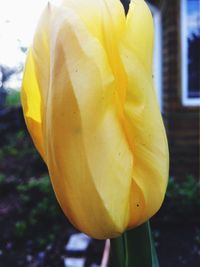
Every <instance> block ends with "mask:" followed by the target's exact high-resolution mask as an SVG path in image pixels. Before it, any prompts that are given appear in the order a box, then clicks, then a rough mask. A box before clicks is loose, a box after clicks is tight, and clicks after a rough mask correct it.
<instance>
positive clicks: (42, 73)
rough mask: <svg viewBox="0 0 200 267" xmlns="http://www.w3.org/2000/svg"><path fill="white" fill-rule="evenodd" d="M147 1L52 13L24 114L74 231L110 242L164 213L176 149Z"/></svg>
mask: <svg viewBox="0 0 200 267" xmlns="http://www.w3.org/2000/svg"><path fill="white" fill-rule="evenodd" d="M153 35H154V32H153V21H152V16H151V13H150V11H149V9H148V7H147V5H146V3H145V2H144V1H143V0H134V1H132V2H131V3H130V6H129V11H128V14H127V16H125V13H124V9H123V6H122V4H121V2H120V1H119V0H76V1H75V0H64V1H63V2H62V4H61V5H60V6H53V5H51V4H48V6H47V7H46V9H45V10H44V12H43V14H42V16H41V19H40V22H39V25H38V28H37V30H36V34H35V37H34V40H33V45H32V46H31V47H30V49H29V53H28V57H27V62H26V67H25V71H24V77H23V84H22V106H23V112H24V116H25V120H26V124H27V127H28V129H29V131H30V134H31V136H32V138H33V141H34V143H35V146H36V147H37V149H38V150H39V152H40V154H41V155H42V157H43V159H44V161H45V162H46V164H47V166H48V170H49V174H50V177H51V181H52V184H53V188H54V191H55V194H56V197H57V199H58V201H59V203H60V206H61V207H62V209H63V211H64V213H65V214H66V216H67V217H68V219H69V220H70V221H71V223H72V224H73V225H74V226H75V227H76V228H78V229H79V230H81V231H82V232H85V233H87V234H88V235H90V236H92V237H95V238H98V239H105V238H111V237H116V236H118V235H120V234H121V233H123V232H124V231H125V230H126V229H129V228H133V227H136V226H138V225H140V224H142V223H143V222H145V221H146V220H148V219H149V218H150V217H151V216H153V215H154V214H155V213H156V212H157V211H158V209H159V208H160V206H161V204H162V201H163V198H164V194H165V191H166V185H167V177H168V146H167V140H166V134H165V129H164V126H163V122H162V118H161V114H160V111H159V107H158V104H157V100H156V96H155V91H154V85H153V79H152V51H153Z"/></svg>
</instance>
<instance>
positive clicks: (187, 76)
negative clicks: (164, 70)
mask: <svg viewBox="0 0 200 267" xmlns="http://www.w3.org/2000/svg"><path fill="white" fill-rule="evenodd" d="M180 3H181V48H182V50H181V56H182V102H183V105H186V106H199V105H200V0H180Z"/></svg>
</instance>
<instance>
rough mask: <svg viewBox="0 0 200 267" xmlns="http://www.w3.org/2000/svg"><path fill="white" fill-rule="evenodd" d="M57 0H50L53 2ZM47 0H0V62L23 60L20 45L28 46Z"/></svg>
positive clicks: (12, 63) (14, 62)
mask: <svg viewBox="0 0 200 267" xmlns="http://www.w3.org/2000/svg"><path fill="white" fill-rule="evenodd" d="M55 1H58V0H51V2H55ZM47 2H48V0H0V64H5V65H8V66H15V65H16V64H17V63H19V62H20V61H23V60H24V55H23V53H22V52H20V50H19V47H20V46H29V45H30V43H31V41H32V38H33V34H34V30H35V27H36V25H37V22H38V19H39V16H40V14H41V12H42V10H43V8H44V7H45V5H46V4H47Z"/></svg>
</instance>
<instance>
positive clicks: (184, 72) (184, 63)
mask: <svg viewBox="0 0 200 267" xmlns="http://www.w3.org/2000/svg"><path fill="white" fill-rule="evenodd" d="M180 8H181V9H180V10H181V16H180V18H181V88H182V94H181V97H182V104H183V105H184V106H200V97H196V98H189V97H188V41H187V9H186V8H187V0H180Z"/></svg>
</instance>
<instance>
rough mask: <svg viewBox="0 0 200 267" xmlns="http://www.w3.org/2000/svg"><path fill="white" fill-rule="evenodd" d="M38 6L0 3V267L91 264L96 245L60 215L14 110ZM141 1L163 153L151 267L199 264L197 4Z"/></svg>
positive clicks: (36, 0) (33, 1) (100, 246)
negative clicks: (149, 32)
mask: <svg viewBox="0 0 200 267" xmlns="http://www.w3.org/2000/svg"><path fill="white" fill-rule="evenodd" d="M51 2H54V3H58V2H59V1H56V0H54V1H51ZM122 2H124V4H125V5H127V2H128V1H122ZM46 4H47V0H29V1H27V0H15V1H13V0H1V1H0V267H12V266H16V267H18V266H23V267H25V266H26V267H54V266H59V267H62V266H63V267H98V266H100V265H101V260H102V255H103V250H104V246H105V242H103V241H97V240H93V239H91V238H89V237H87V236H86V235H83V234H81V233H78V232H77V231H76V230H75V229H74V228H73V227H72V226H71V225H70V223H69V222H68V221H67V219H66V218H65V217H64V215H63V213H62V211H61V209H60V207H59V206H58V204H57V201H56V200H55V196H54V193H53V191H52V188H51V184H50V181H49V177H48V173H47V169H46V167H45V165H44V163H43V161H42V160H41V158H40V156H39V154H38V153H37V152H36V150H35V148H34V146H33V143H32V141H31V139H30V137H29V134H28V133H27V130H26V126H25V123H24V119H23V115H22V110H21V105H20V95H19V92H20V86H21V80H22V73H23V68H24V63H25V58H26V53H27V49H28V47H29V45H30V43H31V40H32V38H33V33H34V29H35V27H36V25H37V21H38V18H39V16H40V14H41V11H42V9H43V8H44V7H45V5H46ZM148 4H149V6H150V9H151V11H152V14H153V18H154V25H155V50H154V80H155V85H156V92H157V97H158V101H159V104H160V109H161V112H162V115H163V119H164V123H165V126H166V130H167V135H168V141H169V149H170V177H169V184H168V190H167V194H166V198H165V202H164V204H163V206H162V208H161V209H160V211H159V212H158V214H156V215H155V216H154V218H152V220H151V225H152V229H153V234H154V239H155V243H156V248H157V252H158V257H159V261H160V266H161V267H180V266H187V267H199V266H200V185H199V179H200V177H199V169H200V166H199V140H200V139H199V119H200V118H199V115H200V0H160V1H156V0H155V1H153V0H152V1H148Z"/></svg>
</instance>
